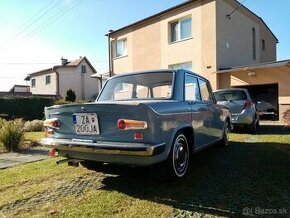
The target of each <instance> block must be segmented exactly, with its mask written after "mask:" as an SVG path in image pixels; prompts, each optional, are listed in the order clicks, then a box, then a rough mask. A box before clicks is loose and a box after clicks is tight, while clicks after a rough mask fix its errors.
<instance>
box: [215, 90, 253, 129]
mask: <svg viewBox="0 0 290 218" xmlns="http://www.w3.org/2000/svg"><path fill="white" fill-rule="evenodd" d="M214 95H215V98H216V99H217V103H218V104H220V105H224V106H226V107H227V108H229V109H230V111H231V113H232V117H231V122H232V124H234V125H251V124H253V123H254V122H255V119H256V113H257V112H256V105H255V103H254V102H253V101H252V99H251V97H250V95H249V93H248V91H247V90H246V89H223V90H217V91H215V92H214Z"/></svg>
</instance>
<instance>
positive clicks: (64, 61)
mask: <svg viewBox="0 0 290 218" xmlns="http://www.w3.org/2000/svg"><path fill="white" fill-rule="evenodd" d="M60 60H61V65H62V66H64V65H66V64H67V59H65V58H63V57H61V59H60Z"/></svg>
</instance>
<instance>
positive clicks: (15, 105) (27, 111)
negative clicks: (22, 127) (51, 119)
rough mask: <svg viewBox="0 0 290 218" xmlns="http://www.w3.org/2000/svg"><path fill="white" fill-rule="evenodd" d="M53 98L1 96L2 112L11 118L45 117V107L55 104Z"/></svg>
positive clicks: (0, 111) (32, 118)
mask: <svg viewBox="0 0 290 218" xmlns="http://www.w3.org/2000/svg"><path fill="white" fill-rule="evenodd" d="M53 100H54V99H52V98H44V97H13V98H10V97H1V98H0V114H2V115H5V117H7V118H9V119H13V118H23V119H25V120H34V119H43V117H44V113H43V112H44V107H48V106H51V105H53Z"/></svg>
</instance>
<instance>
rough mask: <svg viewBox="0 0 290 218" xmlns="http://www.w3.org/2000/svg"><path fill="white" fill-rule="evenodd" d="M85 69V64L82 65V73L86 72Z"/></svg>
mask: <svg viewBox="0 0 290 218" xmlns="http://www.w3.org/2000/svg"><path fill="white" fill-rule="evenodd" d="M86 72H87V71H86V66H84V65H83V66H82V73H86Z"/></svg>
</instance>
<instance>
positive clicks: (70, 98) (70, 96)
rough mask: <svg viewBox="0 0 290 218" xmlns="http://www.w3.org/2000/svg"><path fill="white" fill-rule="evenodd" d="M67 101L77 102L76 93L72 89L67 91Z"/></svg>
mask: <svg viewBox="0 0 290 218" xmlns="http://www.w3.org/2000/svg"><path fill="white" fill-rule="evenodd" d="M65 100H66V101H71V102H74V101H75V100H76V93H75V92H74V91H73V90H72V89H69V90H67V92H66V97H65Z"/></svg>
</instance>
